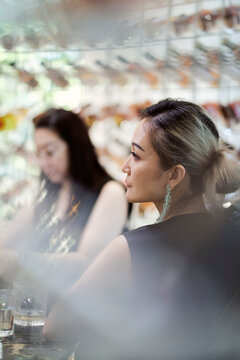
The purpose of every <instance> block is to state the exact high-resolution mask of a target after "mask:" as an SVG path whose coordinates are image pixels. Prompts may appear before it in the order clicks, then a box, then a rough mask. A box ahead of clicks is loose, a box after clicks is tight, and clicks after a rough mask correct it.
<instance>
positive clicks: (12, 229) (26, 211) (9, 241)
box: [0, 204, 34, 247]
mask: <svg viewBox="0 0 240 360" xmlns="http://www.w3.org/2000/svg"><path fill="white" fill-rule="evenodd" d="M33 214H34V206H33V205H32V204H31V205H29V206H27V207H23V208H22V209H21V210H19V212H18V213H17V214H16V216H15V217H14V218H13V220H12V221H11V222H10V223H9V224H8V226H7V228H6V229H5V230H4V231H3V232H2V233H1V238H0V246H7V247H18V246H20V245H21V244H22V242H23V241H24V237H25V234H26V233H27V231H28V229H29V226H30V224H31V223H32V221H33Z"/></svg>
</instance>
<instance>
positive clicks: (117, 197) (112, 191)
mask: <svg viewBox="0 0 240 360" xmlns="http://www.w3.org/2000/svg"><path fill="white" fill-rule="evenodd" d="M127 212H128V204H127V201H126V197H125V190H124V188H123V186H122V185H121V184H119V183H118V182H116V181H109V182H108V183H106V184H105V185H104V187H103V188H102V190H101V192H100V194H99V197H98V199H97V201H96V204H95V206H94V208H93V210H92V213H91V215H90V217H89V219H88V222H87V224H86V227H85V229H84V231H83V234H82V236H81V239H80V241H79V246H78V250H77V251H78V252H79V253H81V255H82V256H83V257H84V258H86V259H87V260H88V262H89V263H91V262H92V261H93V260H94V259H95V257H96V256H97V255H99V254H100V252H101V251H102V250H103V249H104V248H105V247H106V246H107V245H108V244H109V243H110V242H111V241H112V240H113V239H114V238H115V237H116V236H118V235H119V234H121V232H122V230H123V227H124V225H125V223H126V219H127Z"/></svg>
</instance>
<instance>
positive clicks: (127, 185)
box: [124, 180, 131, 188]
mask: <svg viewBox="0 0 240 360" xmlns="http://www.w3.org/2000/svg"><path fill="white" fill-rule="evenodd" d="M124 185H125V187H126V188H129V187H131V186H130V185H129V184H128V183H127V181H126V180H125V181H124Z"/></svg>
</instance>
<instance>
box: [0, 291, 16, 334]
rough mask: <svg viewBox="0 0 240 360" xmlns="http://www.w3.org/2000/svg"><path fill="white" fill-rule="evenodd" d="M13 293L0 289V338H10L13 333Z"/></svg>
mask: <svg viewBox="0 0 240 360" xmlns="http://www.w3.org/2000/svg"><path fill="white" fill-rule="evenodd" d="M14 302H15V298H14V292H13V291H12V290H10V289H0V337H5V336H10V335H12V334H13V331H14Z"/></svg>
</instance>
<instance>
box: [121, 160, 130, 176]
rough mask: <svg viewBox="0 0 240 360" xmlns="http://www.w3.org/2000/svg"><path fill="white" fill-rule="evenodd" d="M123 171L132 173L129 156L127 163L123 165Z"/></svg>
mask: <svg viewBox="0 0 240 360" xmlns="http://www.w3.org/2000/svg"><path fill="white" fill-rule="evenodd" d="M122 172H124V173H125V174H128V175H129V174H130V165H129V157H128V158H127V160H126V161H125V163H124V164H123V166H122Z"/></svg>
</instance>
